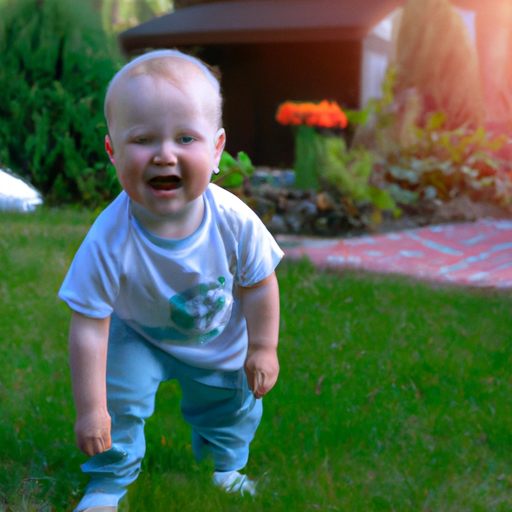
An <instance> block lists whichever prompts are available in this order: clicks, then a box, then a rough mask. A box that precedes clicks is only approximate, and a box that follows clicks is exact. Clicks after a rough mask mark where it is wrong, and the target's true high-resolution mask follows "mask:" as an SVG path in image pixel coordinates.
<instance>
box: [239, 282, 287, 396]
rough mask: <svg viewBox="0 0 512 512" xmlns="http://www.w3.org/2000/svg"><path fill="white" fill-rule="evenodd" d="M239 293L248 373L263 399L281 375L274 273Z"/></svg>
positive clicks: (276, 292)
mask: <svg viewBox="0 0 512 512" xmlns="http://www.w3.org/2000/svg"><path fill="white" fill-rule="evenodd" d="M240 289H241V296H242V310H243V313H244V316H245V319H246V321H247V331H248V334H249V347H248V351H247V358H246V360H245V373H246V374H247V379H248V381H249V387H250V388H251V390H252V391H253V393H254V396H256V398H261V397H262V396H263V395H265V394H266V393H268V392H269V391H270V390H271V389H272V388H273V387H274V384H275V383H276V381H277V376H278V375H279V361H278V359H277V342H278V338H279V287H278V284H277V279H276V275H275V273H274V272H272V274H271V275H270V276H268V277H267V278H265V279H263V280H262V281H260V282H259V283H256V284H255V285H253V286H249V287H241V288H240Z"/></svg>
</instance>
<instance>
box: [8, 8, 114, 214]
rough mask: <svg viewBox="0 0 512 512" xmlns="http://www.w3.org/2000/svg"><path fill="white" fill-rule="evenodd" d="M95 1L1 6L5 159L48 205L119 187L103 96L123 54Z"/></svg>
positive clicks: (90, 200) (94, 201)
mask: <svg viewBox="0 0 512 512" xmlns="http://www.w3.org/2000/svg"><path fill="white" fill-rule="evenodd" d="M91 4H92V2H82V1H80V0H64V1H63V0H7V1H5V2H3V3H2V4H0V90H1V91H2V98H1V100H0V164H1V165H2V166H6V167H9V168H11V169H12V170H13V171H15V172H17V173H18V174H20V175H21V176H23V177H24V178H26V179H27V180H28V181H30V182H31V183H32V184H33V185H34V186H35V187H37V188H38V189H39V190H40V191H41V192H42V193H43V194H44V196H45V199H46V201H47V203H50V204H60V203H82V204H86V205H88V206H92V207H94V206H97V205H99V204H101V203H102V202H104V201H106V200H109V199H111V198H112V197H113V196H115V194H117V192H118V191H119V188H118V187H119V185H118V184H117V181H116V180H115V170H114V168H113V167H112V165H111V164H110V163H109V162H108V159H107V158H106V154H105V151H104V143H103V139H104V137H105V134H106V124H105V121H104V117H103V100H104V95H105V90H106V87H107V85H108V82H109V80H110V79H111V77H112V76H113V74H114V73H115V71H116V70H117V69H118V68H119V64H120V56H119V55H118V53H117V51H116V49H115V45H114V44H113V42H112V41H110V40H109V39H108V37H107V36H106V35H105V33H104V31H103V29H102V25H101V17H100V15H99V13H97V12H95V11H94V10H93V9H92V7H91Z"/></svg>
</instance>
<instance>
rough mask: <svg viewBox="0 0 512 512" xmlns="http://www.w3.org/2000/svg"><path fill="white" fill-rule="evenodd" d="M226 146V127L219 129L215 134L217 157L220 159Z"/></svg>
mask: <svg viewBox="0 0 512 512" xmlns="http://www.w3.org/2000/svg"><path fill="white" fill-rule="evenodd" d="M225 146H226V131H225V130H224V128H220V129H219V130H217V133H216V134H215V159H216V160H217V159H218V160H217V161H220V157H221V156H222V152H223V151H224V147H225Z"/></svg>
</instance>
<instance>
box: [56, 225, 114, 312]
mask: <svg viewBox="0 0 512 512" xmlns="http://www.w3.org/2000/svg"><path fill="white" fill-rule="evenodd" d="M118 274H119V272H118V263H117V260H116V258H114V257H113V256H112V254H110V253H109V251H108V250H105V247H104V246H103V247H102V244H100V243H98V242H97V241H95V239H94V237H93V236H91V233H89V235H88V236H87V237H86V238H85V240H84V242H83V243H82V245H81V246H80V248H79V249H78V252H77V253H76V255H75V258H74V259H73V262H72V264H71V267H70V269H69V271H68V273H67V275H66V277H65V279H64V282H63V283H62V286H61V288H60V291H59V294H58V297H59V298H60V299H61V300H63V301H64V302H65V303H66V304H67V305H68V306H69V307H70V308H71V309H72V310H73V311H77V312H78V313H82V314H84V315H86V316H89V317H92V318H106V317H107V316H109V315H110V314H111V313H112V311H113V305H114V301H115V299H116V297H117V293H118V290H119V276H118Z"/></svg>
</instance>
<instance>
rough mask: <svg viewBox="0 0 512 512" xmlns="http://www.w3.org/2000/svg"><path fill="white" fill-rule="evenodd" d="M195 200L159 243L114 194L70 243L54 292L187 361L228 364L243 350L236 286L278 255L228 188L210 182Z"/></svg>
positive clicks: (236, 365) (236, 362) (270, 267)
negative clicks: (183, 232)
mask: <svg viewBox="0 0 512 512" xmlns="http://www.w3.org/2000/svg"><path fill="white" fill-rule="evenodd" d="M203 197H204V201H205V214H204V218H203V221H202V223H201V226H200V227H199V229H198V230H197V231H196V232H195V233H193V234H192V235H190V236H189V237H187V238H184V239H180V240H168V239H164V238H159V237H157V236H155V235H153V234H152V233H150V232H149V231H147V230H146V229H144V228H143V227H142V226H141V225H140V224H139V223H138V222H137V220H136V219H135V218H134V217H133V215H132V214H131V212H130V199H129V197H128V196H127V195H126V193H125V192H121V194H120V195H119V196H118V197H117V198H116V199H115V200H114V201H113V203H112V204H111V205H110V206H109V207H108V208H106V209H105V211H104V212H102V214H101V215H100V216H99V217H98V219H97V220H96V222H95V223H94V224H93V226H92V227H91V229H90V231H89V233H88V234H87V237H86V238H85V240H84V242H83V243H82V245H81V246H80V248H79V249H78V252H77V253H76V255H75V258H74V260H73V263H72V264H71V267H70V269H69V271H68V274H67V275H66V278H65V279H64V283H63V284H62V287H61V289H60V291H59V298H60V299H62V300H63V301H65V302H66V303H67V304H68V306H69V307H70V308H71V309H73V310H74V311H77V312H79V313H82V314H84V315H87V316H89V317H93V318H106V317H107V316H109V315H110V314H111V313H113V312H114V313H116V314H117V315H118V316H119V317H120V318H121V319H122V320H124V321H125V322H126V323H127V324H128V325H130V326H131V327H132V328H133V329H135V330H136V331H137V332H139V333H140V334H141V335H143V336H144V337H145V338H146V339H147V340H148V341H150V342H151V343H154V344H155V345H157V346H158V347H160V348H161V349H162V350H164V351H165V352H168V353H169V354H171V355H172V356H174V357H176V358H177V359H180V360H181V361H183V362H185V363H187V364H190V365H192V366H197V367H199V368H208V369H217V370H224V371H234V370H238V369H240V368H241V367H242V366H243V364H244V360H245V356H246V353H247V327H246V322H245V318H244V316H243V314H242V310H241V305H240V300H239V299H240V298H239V293H238V289H237V288H238V285H241V286H250V285H253V284H255V283H258V282H259V281H261V280H262V279H264V278H266V277H268V276H269V275H270V274H271V273H272V272H273V271H274V269H275V267H276V266H277V265H278V263H279V261H280V260H281V258H282V256H283V252H282V251H281V249H280V248H279V247H278V245H277V243H276V242H275V240H274V238H273V237H272V235H271V234H270V233H269V232H268V230H267V229H266V227H265V226H264V224H263V223H262V222H261V220H260V219H259V218H258V217H257V215H256V214H255V213H254V212H253V211H252V210H251V209H250V208H249V207H248V206H247V205H246V204H244V203H243V202H242V201H240V200H239V199H238V198H237V197H235V196H234V195H233V194H231V193H230V192H227V191H226V190H223V189H221V188H220V187H217V186H216V185H209V187H208V189H207V190H206V191H205V193H204V195H203Z"/></svg>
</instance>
